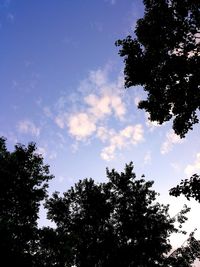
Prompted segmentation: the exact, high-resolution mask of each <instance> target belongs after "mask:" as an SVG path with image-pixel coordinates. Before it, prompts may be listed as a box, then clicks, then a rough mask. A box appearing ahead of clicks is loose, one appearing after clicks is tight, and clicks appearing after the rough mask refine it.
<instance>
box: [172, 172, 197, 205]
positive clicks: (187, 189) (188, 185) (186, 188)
mask: <svg viewBox="0 0 200 267" xmlns="http://www.w3.org/2000/svg"><path fill="white" fill-rule="evenodd" d="M181 194H183V195H184V196H185V197H186V198H187V199H188V200H190V198H194V199H195V200H196V201H198V202H200V176H199V175H198V174H193V175H192V176H191V178H190V179H185V180H181V183H180V185H177V186H176V187H173V188H172V189H171V190H170V195H172V196H175V197H177V196H180V195H181Z"/></svg>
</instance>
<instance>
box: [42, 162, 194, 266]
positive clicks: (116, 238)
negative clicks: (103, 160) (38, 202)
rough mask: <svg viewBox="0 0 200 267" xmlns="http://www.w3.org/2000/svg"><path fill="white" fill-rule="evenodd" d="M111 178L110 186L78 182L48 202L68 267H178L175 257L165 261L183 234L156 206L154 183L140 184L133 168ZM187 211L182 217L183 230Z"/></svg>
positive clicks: (165, 210)
mask: <svg viewBox="0 0 200 267" xmlns="http://www.w3.org/2000/svg"><path fill="white" fill-rule="evenodd" d="M107 177H108V182H107V183H100V184H95V183H94V180H92V179H85V180H82V181H79V182H78V183H77V184H75V186H74V187H72V188H71V189H69V190H68V191H67V192H65V193H64V195H63V196H59V194H58V193H57V192H55V193H54V195H53V196H52V197H51V198H50V199H49V200H48V201H47V202H46V208H47V209H48V218H49V219H51V220H52V221H53V222H55V223H56V225H57V228H56V231H57V233H58V235H60V236H62V241H61V242H62V245H63V247H65V250H64V251H62V252H61V254H60V259H62V260H63V259H64V258H65V259H66V262H65V264H66V266H91V267H92V266H99V267H104V266H105V267H108V266H116V267H117V266H119V267H120V266H124V267H126V266H127V267H128V266H149V267H150V266H151V267H153V266H163V267H164V266H165V267H166V266H178V265H176V264H177V261H178V257H177V255H176V256H171V257H170V258H168V257H167V256H166V255H167V254H168V253H169V251H170V249H171V245H170V242H169V237H170V235H171V234H172V233H177V232H178V231H179V229H177V228H176V227H175V226H174V222H175V220H176V219H177V218H171V217H170V216H169V213H168V208H169V206H165V205H162V204H159V203H158V202H156V196H157V193H156V192H155V191H154V190H153V189H152V185H153V182H152V181H147V182H146V181H145V180H144V179H143V178H142V179H139V180H138V179H136V175H135V174H134V172H133V165H132V163H131V164H128V165H126V167H125V171H124V172H122V173H118V172H117V171H115V170H112V171H108V170H107ZM187 211H188V209H187V208H186V209H185V210H182V211H181V212H180V214H179V216H178V221H179V222H180V225H181V224H182V223H183V222H184V221H185V220H186V219H187V218H186V216H185V213H186V212H187ZM62 253H64V254H62ZM67 255H68V256H67ZM70 255H71V257H70ZM179 257H180V254H179ZM179 261H180V259H179ZM192 262H193V261H192ZM172 263H173V265H170V264H172ZM67 264H68V265H67ZM58 266H60V265H59V264H58ZM187 266H191V265H190V264H188V265H187Z"/></svg>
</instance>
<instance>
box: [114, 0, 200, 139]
mask: <svg viewBox="0 0 200 267" xmlns="http://www.w3.org/2000/svg"><path fill="white" fill-rule="evenodd" d="M143 2H144V6H145V12H144V17H143V18H141V19H139V20H138V21H137V24H136V29H135V38H132V37H131V36H128V37H127V38H126V39H124V40H118V41H117V42H116V45H117V46H120V47H121V49H120V51H119V54H120V56H122V57H124V63H125V68H124V74H125V87H131V86H135V85H141V86H143V88H144V90H145V92H146V93H147V99H146V100H143V101H141V102H140V103H139V105H138V107H139V108H141V109H144V110H146V111H147V112H148V113H149V115H150V120H152V121H157V122H159V123H160V124H162V123H163V122H165V121H169V120H170V119H171V118H173V129H174V131H175V132H176V134H178V135H180V137H184V136H185V134H186V133H187V132H188V130H190V129H192V127H193V125H194V124H195V123H197V122H199V119H198V116H197V111H198V110H199V109H200V90H199V89H200V42H199V39H200V1H199V0H181V1H180V0H143Z"/></svg>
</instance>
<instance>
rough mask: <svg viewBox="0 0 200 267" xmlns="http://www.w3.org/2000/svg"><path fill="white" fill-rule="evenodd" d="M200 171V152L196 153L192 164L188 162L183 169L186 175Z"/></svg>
mask: <svg viewBox="0 0 200 267" xmlns="http://www.w3.org/2000/svg"><path fill="white" fill-rule="evenodd" d="M199 171H200V153H197V154H196V159H195V161H194V163H193V164H188V165H187V166H186V168H185V170H184V173H185V174H186V175H187V176H191V175H193V174H195V173H198V172H199Z"/></svg>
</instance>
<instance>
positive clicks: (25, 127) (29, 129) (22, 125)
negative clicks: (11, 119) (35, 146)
mask: <svg viewBox="0 0 200 267" xmlns="http://www.w3.org/2000/svg"><path fill="white" fill-rule="evenodd" d="M17 129H18V131H19V132H20V133H23V134H31V135H33V136H36V137H38V136H39V135H40V128H39V127H37V126H36V125H35V124H34V123H33V122H32V121H30V120H23V121H20V122H19V123H18V124H17Z"/></svg>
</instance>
